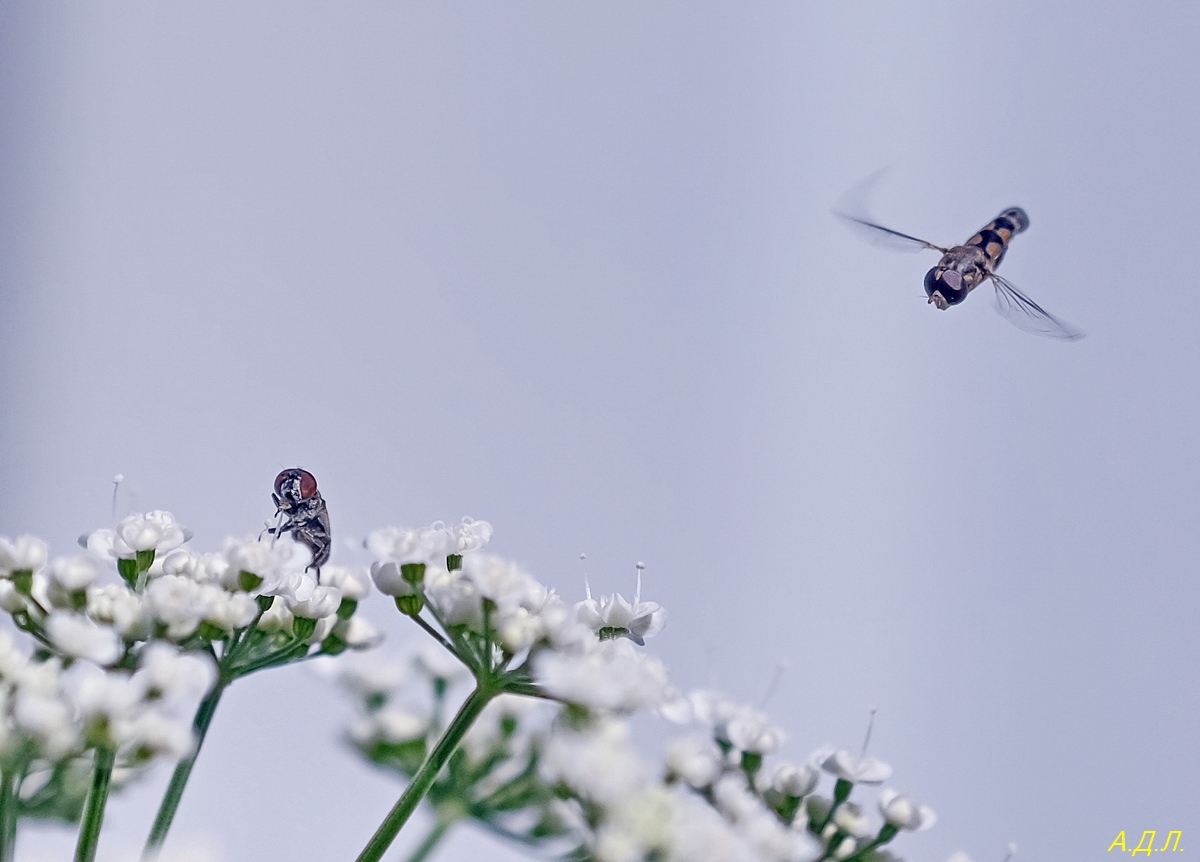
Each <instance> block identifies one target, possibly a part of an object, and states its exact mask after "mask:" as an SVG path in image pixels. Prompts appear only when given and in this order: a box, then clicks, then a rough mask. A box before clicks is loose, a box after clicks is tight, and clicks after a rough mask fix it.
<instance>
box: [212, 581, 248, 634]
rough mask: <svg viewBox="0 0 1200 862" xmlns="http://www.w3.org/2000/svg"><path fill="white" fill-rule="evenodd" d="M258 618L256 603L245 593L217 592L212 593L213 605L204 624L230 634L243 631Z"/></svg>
mask: <svg viewBox="0 0 1200 862" xmlns="http://www.w3.org/2000/svg"><path fill="white" fill-rule="evenodd" d="M256 616H258V603H257V602H256V601H255V600H254V599H253V597H251V596H250V595H248V594H246V593H227V592H225V591H224V590H217V591H216V592H214V593H213V603H212V606H211V607H210V608H209V610H208V613H207V615H205V617H204V620H205V622H210V623H212V624H213V625H215V626H216V627H217V628H219V629H221V630H222V631H226V632H232V631H235V630H236V629H244V628H245V627H246V626H248V625H250V623H252V622H254V618H255V617H256Z"/></svg>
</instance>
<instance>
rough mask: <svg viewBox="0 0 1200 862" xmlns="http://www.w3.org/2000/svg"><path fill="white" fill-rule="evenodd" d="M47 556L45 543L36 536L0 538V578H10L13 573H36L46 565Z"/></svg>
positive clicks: (47, 550) (47, 551)
mask: <svg viewBox="0 0 1200 862" xmlns="http://www.w3.org/2000/svg"><path fill="white" fill-rule="evenodd" d="M48 554H49V549H48V548H47V547H46V543H45V542H43V541H42V540H41V539H39V538H37V537H36V536H18V537H17V538H15V539H10V538H9V537H8V536H0V578H7V577H10V576H11V575H12V573H13V572H19V571H32V572H36V571H37V570H38V569H40V568H41V567H42V566H44V565H46V557H47V555H48Z"/></svg>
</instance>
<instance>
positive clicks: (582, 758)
mask: <svg viewBox="0 0 1200 862" xmlns="http://www.w3.org/2000/svg"><path fill="white" fill-rule="evenodd" d="M539 771H540V773H541V775H542V778H543V779H545V780H546V781H548V782H550V783H555V782H562V783H563V784H566V785H567V786H568V787H570V788H571V789H572V790H574V791H575V792H576V793H578V794H579V795H580V796H582V797H584V798H585V799H588V800H590V801H592V802H595V803H597V804H599V805H615V804H617V803H618V802H620V801H621V800H622V799H623V798H626V797H628V796H629V795H631V794H633V793H636V792H637V791H638V790H639V789H640V788H641V787H643V786H644V785H645V784H646V782H647V780H648V777H649V769H648V768H647V766H646V765H645V764H644V763H643V762H642V760H641V759H640V758H639V757H638V756H637V752H635V751H634V749H633V745H632V743H631V742H630V739H629V725H628V724H627V723H626V722H622V721H617V720H616V719H611V718H609V719H602V720H600V721H598V722H596V723H595V724H593V725H592V726H590V727H588V728H587V729H585V730H582V731H569V730H564V731H561V732H557V733H555V734H553V735H552V736H551V737H550V739H549V740H548V741H547V743H546V747H545V750H544V751H543V753H542V759H541V762H540V763H539Z"/></svg>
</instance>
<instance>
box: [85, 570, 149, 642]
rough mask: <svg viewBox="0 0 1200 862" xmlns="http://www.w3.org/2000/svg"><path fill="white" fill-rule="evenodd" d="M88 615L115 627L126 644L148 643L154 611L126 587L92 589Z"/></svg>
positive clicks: (109, 585) (88, 601)
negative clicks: (152, 612)
mask: <svg viewBox="0 0 1200 862" xmlns="http://www.w3.org/2000/svg"><path fill="white" fill-rule="evenodd" d="M87 613H88V616H90V617H91V618H92V619H94V620H95V621H96V622H99V623H104V624H105V625H110V626H112V627H113V628H114V629H116V631H117V633H118V634H119V635H121V637H122V638H124V639H125V640H128V641H134V640H144V639H145V638H147V637H149V636H150V628H151V624H152V622H153V618H152V616H151V611H150V609H149V608H148V607H147V606H146V602H145V599H144V598H143V597H142V596H141V595H139V594H137V593H135V592H134V591H133V590H131V589H129V588H128V587H126V586H125V585H124V584H105V585H104V586H101V587H92V588H90V589H89V590H88V592H87Z"/></svg>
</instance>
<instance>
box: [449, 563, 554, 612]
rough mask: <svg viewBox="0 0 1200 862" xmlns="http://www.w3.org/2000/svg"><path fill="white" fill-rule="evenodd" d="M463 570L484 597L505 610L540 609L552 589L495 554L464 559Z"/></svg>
mask: <svg viewBox="0 0 1200 862" xmlns="http://www.w3.org/2000/svg"><path fill="white" fill-rule="evenodd" d="M462 571H463V574H464V575H466V577H467V578H469V579H470V581H471V583H473V584H474V585H475V588H476V589H477V590H478V591H479V594H480V595H482V596H483V597H484V598H486V599H491V600H492V601H493V602H494V603H495V604H496V606H497V607H499V608H502V609H509V608H517V607H523V608H525V609H526V610H540V609H541V607H542V606H543V605H545V604H546V601H547V599H548V597H549V590H547V589H546V587H544V586H543V585H542V584H540V583H538V581H537V580H536V579H535V578H533V577H532V576H531V575H529V574H528V573H527V572H526V571H525V570H524V569H522V568H521V567H520V566H518V565H517V564H516V563H512V562H509V561H508V560H505V559H502V558H500V557H497V556H494V555H492V554H472V555H471V556H469V557H464V558H463V568H462Z"/></svg>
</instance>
